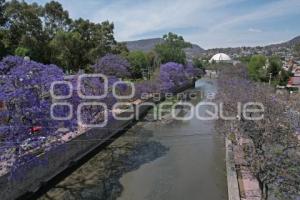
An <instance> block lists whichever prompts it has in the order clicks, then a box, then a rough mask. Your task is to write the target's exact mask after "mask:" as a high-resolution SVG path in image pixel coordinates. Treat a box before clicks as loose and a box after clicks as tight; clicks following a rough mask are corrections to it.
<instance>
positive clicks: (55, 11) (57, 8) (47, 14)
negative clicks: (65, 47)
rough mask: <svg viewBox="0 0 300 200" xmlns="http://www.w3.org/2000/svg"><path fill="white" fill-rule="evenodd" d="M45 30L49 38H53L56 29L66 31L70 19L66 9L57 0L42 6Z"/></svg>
mask: <svg viewBox="0 0 300 200" xmlns="http://www.w3.org/2000/svg"><path fill="white" fill-rule="evenodd" d="M43 18H44V23H45V30H46V31H47V33H48V36H49V37H50V38H53V37H54V35H55V34H56V33H57V32H58V31H68V29H69V28H70V24H71V22H72V20H71V19H70V18H69V13H68V11H66V10H64V9H63V7H62V5H61V4H60V3H59V2H56V1H51V2H49V3H46V5H45V7H44V8H43Z"/></svg>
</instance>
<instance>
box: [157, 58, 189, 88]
mask: <svg viewBox="0 0 300 200" xmlns="http://www.w3.org/2000/svg"><path fill="white" fill-rule="evenodd" d="M159 79H160V84H161V90H162V91H164V92H167V91H172V90H174V89H176V87H180V86H182V85H185V84H187V83H188V82H189V79H188V77H187V76H186V73H185V69H184V66H183V65H182V64H178V63H174V62H169V63H166V64H164V65H161V67H160V77H159Z"/></svg>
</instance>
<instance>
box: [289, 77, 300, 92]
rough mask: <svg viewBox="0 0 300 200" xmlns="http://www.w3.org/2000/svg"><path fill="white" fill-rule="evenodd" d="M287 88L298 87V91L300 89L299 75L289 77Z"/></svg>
mask: <svg viewBox="0 0 300 200" xmlns="http://www.w3.org/2000/svg"><path fill="white" fill-rule="evenodd" d="M287 88H295V89H297V88H298V91H300V76H294V77H291V78H290V79H289V82H288V85H287Z"/></svg>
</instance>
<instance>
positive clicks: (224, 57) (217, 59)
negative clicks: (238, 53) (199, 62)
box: [209, 53, 232, 63]
mask: <svg viewBox="0 0 300 200" xmlns="http://www.w3.org/2000/svg"><path fill="white" fill-rule="evenodd" d="M209 62H210V63H212V62H216V63H220V62H225V63H231V62H232V60H231V58H230V56H228V55H227V54H225V53H218V54H216V55H214V56H213V57H212V58H211V59H210V60H209Z"/></svg>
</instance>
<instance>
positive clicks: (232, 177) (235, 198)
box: [226, 138, 240, 200]
mask: <svg viewBox="0 0 300 200" xmlns="http://www.w3.org/2000/svg"><path fill="white" fill-rule="evenodd" d="M226 170H227V187H228V200H240V191H239V184H238V178H237V173H236V167H235V162H234V153H233V145H232V143H231V141H230V140H229V139H227V138H226Z"/></svg>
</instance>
